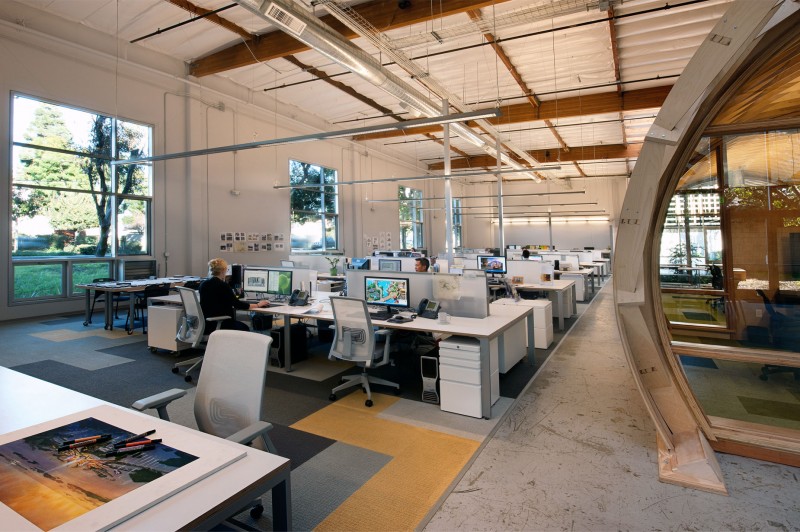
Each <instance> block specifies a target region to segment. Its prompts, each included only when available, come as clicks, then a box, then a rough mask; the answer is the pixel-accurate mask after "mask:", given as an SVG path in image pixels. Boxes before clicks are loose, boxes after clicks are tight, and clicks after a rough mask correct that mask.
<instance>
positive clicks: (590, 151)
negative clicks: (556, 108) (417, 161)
mask: <svg viewBox="0 0 800 532" xmlns="http://www.w3.org/2000/svg"><path fill="white" fill-rule="evenodd" d="M641 148H642V145H641V144H628V145H626V146H623V145H622V144H602V145H599V146H578V147H573V148H572V149H571V150H570V151H569V152H567V153H564V152H561V151H559V150H531V151H529V152H528V154H530V156H531V157H533V158H534V159H536V160H537V161H539V162H541V163H543V164H545V163H546V164H551V163H559V162H561V163H573V162H580V161H593V160H598V159H630V158H634V157H638V156H639V150H641ZM450 164H451V167H452V168H453V169H456V168H493V167H495V166H496V165H497V159H495V158H494V157H490V156H488V155H477V156H475V157H469V158H467V159H453V160H452V161H451V162H450ZM443 168H444V163H432V164H429V165H428V169H429V170H442V169H443Z"/></svg>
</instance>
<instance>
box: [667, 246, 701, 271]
mask: <svg viewBox="0 0 800 532" xmlns="http://www.w3.org/2000/svg"><path fill="white" fill-rule="evenodd" d="M689 250H690V252H691V254H692V257H691V258H692V259H702V258H704V257H705V254H704V252H703V248H701V247H699V246H697V245H696V244H691V245H690V246H689ZM691 262H692V261H690V260H687V256H686V244H684V243H683V242H681V243H680V244H678V245H677V246H675V247H673V248H672V249H670V250H669V263H670V264H677V265H687V266H690V265H691Z"/></svg>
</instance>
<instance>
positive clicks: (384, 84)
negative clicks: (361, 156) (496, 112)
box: [235, 0, 525, 170]
mask: <svg viewBox="0 0 800 532" xmlns="http://www.w3.org/2000/svg"><path fill="white" fill-rule="evenodd" d="M235 1H236V3H238V4H239V5H240V6H242V7H244V8H245V9H247V10H248V11H250V12H252V13H254V14H255V15H257V16H259V17H261V18H264V19H265V20H268V21H269V22H271V23H273V24H276V25H278V26H280V27H281V28H282V29H283V30H284V31H286V32H287V33H289V34H290V35H291V36H292V37H294V38H295V39H297V40H298V41H300V42H302V43H304V44H306V45H307V46H310V47H311V48H313V49H314V50H316V51H317V52H319V53H321V54H322V55H324V56H325V57H327V58H328V59H330V60H331V61H334V62H335V63H337V64H339V65H341V66H342V67H344V68H347V69H348V70H350V71H351V72H353V73H354V74H357V75H358V76H360V77H361V78H363V79H365V80H367V81H369V82H370V83H372V84H373V85H375V86H376V87H378V88H380V89H382V90H383V91H385V92H387V93H388V94H391V95H392V96H394V97H395V98H397V99H398V100H399V101H401V102H405V103H406V104H407V105H408V106H409V107H410V108H412V109H414V110H416V111H418V112H419V113H421V114H423V115H425V116H438V115H439V113H440V109H439V108H438V107H437V105H436V104H435V103H434V102H432V101H431V100H429V99H428V97H427V96H425V95H424V94H422V93H421V92H420V91H418V90H416V89H415V88H414V87H412V86H411V85H409V84H407V83H406V82H405V81H403V80H402V79H400V78H399V77H398V76H396V75H395V74H393V73H392V72H390V71H388V70H386V69H385V68H383V66H382V65H381V64H380V62H379V61H376V60H375V58H374V57H372V56H371V55H369V54H368V53H367V52H365V51H364V50H362V49H361V48H359V47H357V46H356V45H354V44H352V43H351V42H350V41H348V40H346V39H344V38H343V37H342V36H341V35H340V34H339V33H338V32H336V31H334V30H333V29H331V28H330V27H328V26H327V25H326V24H324V23H323V22H321V21H320V20H319V19H318V18H317V17H314V16H312V15H311V14H309V13H308V12H307V11H306V10H305V9H304V8H302V7H299V6H297V5H296V3H295V2H293V1H291V0H288V1H287V0H235ZM450 128H451V130H452V131H453V132H454V133H456V134H457V135H458V136H459V137H461V138H463V139H464V140H466V141H468V142H470V143H472V144H473V145H475V146H477V147H478V148H480V149H482V150H483V151H484V152H486V153H487V154H489V155H490V156H493V157H498V156H499V157H500V158H501V160H502V161H503V163H504V164H506V165H508V166H511V167H512V168H515V169H519V170H522V169H525V167H524V166H523V165H521V164H519V163H518V162H516V161H515V160H513V159H511V158H510V157H509V156H508V155H506V154H505V153H502V152H500V153H499V154H498V152H497V150H496V149H495V148H494V147H493V146H491V145H490V144H488V143H486V142H485V141H484V140H483V139H482V138H481V137H480V135H478V134H476V133H475V132H474V131H472V129H470V128H469V127H467V126H465V125H463V124H451V125H450Z"/></svg>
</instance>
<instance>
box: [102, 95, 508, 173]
mask: <svg viewBox="0 0 800 532" xmlns="http://www.w3.org/2000/svg"><path fill="white" fill-rule="evenodd" d="M498 116H500V110H499V109H486V110H483V111H470V112H468V113H457V114H449V115H445V116H431V117H428V118H420V119H418V120H406V121H404V122H397V123H396V124H379V125H376V126H366V127H357V128H352V129H341V130H338V131H322V132H320V133H312V134H310V135H299V136H297V137H284V138H281V139H272V140H258V141H255V142H246V143H244V144H233V145H231V146H218V147H216V148H204V149H202V150H191V151H184V152H177V153H167V154H164V155H154V156H152V157H139V158H136V159H126V160H124V161H111V164H112V165H114V166H126V165H130V164H142V163H151V162H156V161H167V160H170V159H184V158H186V157H196V156H198V155H212V154H215V153H227V152H231V151H241V150H251V149H253V148H265V147H267V146H282V145H285V144H297V143H300V142H312V141H316V140H328V139H338V138H342V137H354V136H356V135H365V134H367V133H379V132H381V131H396V130H404V129H409V128H414V127H421V126H435V125H440V124H449V123H452V122H465V121H468V120H477V119H480V118H496V117H498Z"/></svg>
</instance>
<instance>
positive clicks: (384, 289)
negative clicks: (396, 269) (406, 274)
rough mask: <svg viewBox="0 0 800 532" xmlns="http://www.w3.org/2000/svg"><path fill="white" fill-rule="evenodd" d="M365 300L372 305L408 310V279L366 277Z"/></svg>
mask: <svg viewBox="0 0 800 532" xmlns="http://www.w3.org/2000/svg"><path fill="white" fill-rule="evenodd" d="M364 299H366V300H367V303H368V304H370V305H386V306H387V307H400V308H408V279H392V278H388V277H369V276H367V277H364Z"/></svg>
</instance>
